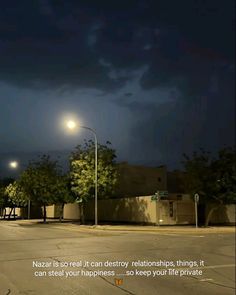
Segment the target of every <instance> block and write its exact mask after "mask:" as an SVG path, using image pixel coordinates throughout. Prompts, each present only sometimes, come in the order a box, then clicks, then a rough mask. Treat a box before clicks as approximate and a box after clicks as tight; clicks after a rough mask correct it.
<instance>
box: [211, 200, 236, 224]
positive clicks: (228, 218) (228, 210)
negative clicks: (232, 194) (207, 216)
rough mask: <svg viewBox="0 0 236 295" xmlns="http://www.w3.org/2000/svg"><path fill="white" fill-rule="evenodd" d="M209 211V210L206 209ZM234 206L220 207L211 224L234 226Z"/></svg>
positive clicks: (235, 219)
mask: <svg viewBox="0 0 236 295" xmlns="http://www.w3.org/2000/svg"><path fill="white" fill-rule="evenodd" d="M208 210H209V208H208ZM235 215H236V205H234V204H232V205H225V206H221V207H219V208H218V210H216V211H215V212H214V213H213V215H212V218H211V223H212V224H235V223H236V218H235Z"/></svg>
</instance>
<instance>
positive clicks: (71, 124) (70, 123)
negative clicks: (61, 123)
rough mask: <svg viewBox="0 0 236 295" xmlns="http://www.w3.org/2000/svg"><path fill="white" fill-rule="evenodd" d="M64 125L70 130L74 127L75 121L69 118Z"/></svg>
mask: <svg viewBox="0 0 236 295" xmlns="http://www.w3.org/2000/svg"><path fill="white" fill-rule="evenodd" d="M66 126H67V128H69V129H71V130H72V129H74V128H75V127H76V123H75V121H72V120H69V121H67V123H66Z"/></svg>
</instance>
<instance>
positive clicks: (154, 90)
mask: <svg viewBox="0 0 236 295" xmlns="http://www.w3.org/2000/svg"><path fill="white" fill-rule="evenodd" d="M234 2H235V1H234V0H226V1H222V0H186V1H181V0H178V1H174V0H160V1H158V0H140V1H139V0H135V1H133V0H125V1H122V0H119V1H116V0H110V1H109V0H107V1H105V0H99V1H98V0H93V1H92V0H91V1H89V0H84V1H80V0H76V1H70V0H64V1H62V0H54V1H53V0H51V1H50V0H32V1H29V0H21V1H19V0H9V1H1V4H0V120H1V125H0V142H1V144H0V160H1V169H2V170H4V165H5V164H6V162H7V161H8V159H13V158H15V157H18V158H17V159H18V160H20V161H21V163H22V164H23V165H25V162H26V160H27V159H28V158H32V157H33V156H34V155H36V154H37V153H39V152H48V151H50V152H52V153H54V154H55V155H56V154H62V155H66V154H68V153H69V152H70V151H71V150H72V149H73V148H74V147H75V145H76V144H77V143H82V142H83V139H84V138H86V139H90V138H91V139H92V134H90V133H89V132H88V131H85V130H84V131H80V132H78V134H77V135H75V136H71V135H68V134H66V132H65V130H64V129H63V126H62V125H63V120H64V119H65V118H67V117H68V118H69V117H71V116H72V117H74V118H77V119H78V120H79V121H80V122H81V123H82V124H83V125H85V126H88V127H91V128H94V129H95V130H96V132H97V135H98V140H99V142H100V143H105V142H106V141H107V140H109V141H110V142H111V143H112V146H113V148H115V149H116V151H117V156H118V159H117V160H118V161H128V162H129V163H133V164H143V165H152V166H157V165H162V164H165V165H167V166H168V168H169V169H175V168H178V167H180V162H181V160H182V154H183V153H184V152H185V153H191V152H192V151H194V150H198V149H199V148H200V147H203V148H205V149H207V150H210V151H213V152H214V151H216V150H218V149H219V148H221V147H223V146H224V145H233V144H234V141H235V138H234V123H235V101H234V76H235V60H234V59H235V56H234V49H235V39H234V38H235V37H234V34H235V7H234V6H235V4H234Z"/></svg>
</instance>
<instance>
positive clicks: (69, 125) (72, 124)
mask: <svg viewBox="0 0 236 295" xmlns="http://www.w3.org/2000/svg"><path fill="white" fill-rule="evenodd" d="M66 126H67V128H68V129H70V130H74V129H75V128H76V127H77V124H76V122H75V121H73V120H68V121H67V122H66ZM78 127H79V128H84V129H87V130H89V131H91V132H92V133H93V135H94V142H95V174H94V183H95V212H94V215H95V225H97V224H98V196H97V194H98V141H97V134H96V132H95V130H94V129H92V128H89V127H86V126H81V125H78Z"/></svg>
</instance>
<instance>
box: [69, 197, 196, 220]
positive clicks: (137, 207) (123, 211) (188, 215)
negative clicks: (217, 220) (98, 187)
mask: <svg viewBox="0 0 236 295" xmlns="http://www.w3.org/2000/svg"><path fill="white" fill-rule="evenodd" d="M84 213H85V220H87V221H93V220H94V200H90V201H89V202H88V203H87V204H86V205H85V210H84ZM64 219H72V220H79V219H80V214H79V206H78V204H66V205H65V207H64ZM98 219H99V221H100V222H118V223H119V222H120V223H122V222H127V223H143V224H160V225H161V224H162V225H174V224H193V223H194V203H193V202H192V200H190V199H189V198H188V196H186V197H184V198H183V200H181V201H176V200H174V201H172V200H162V201H158V202H156V201H152V200H151V196H140V197H132V198H119V199H103V200H98Z"/></svg>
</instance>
